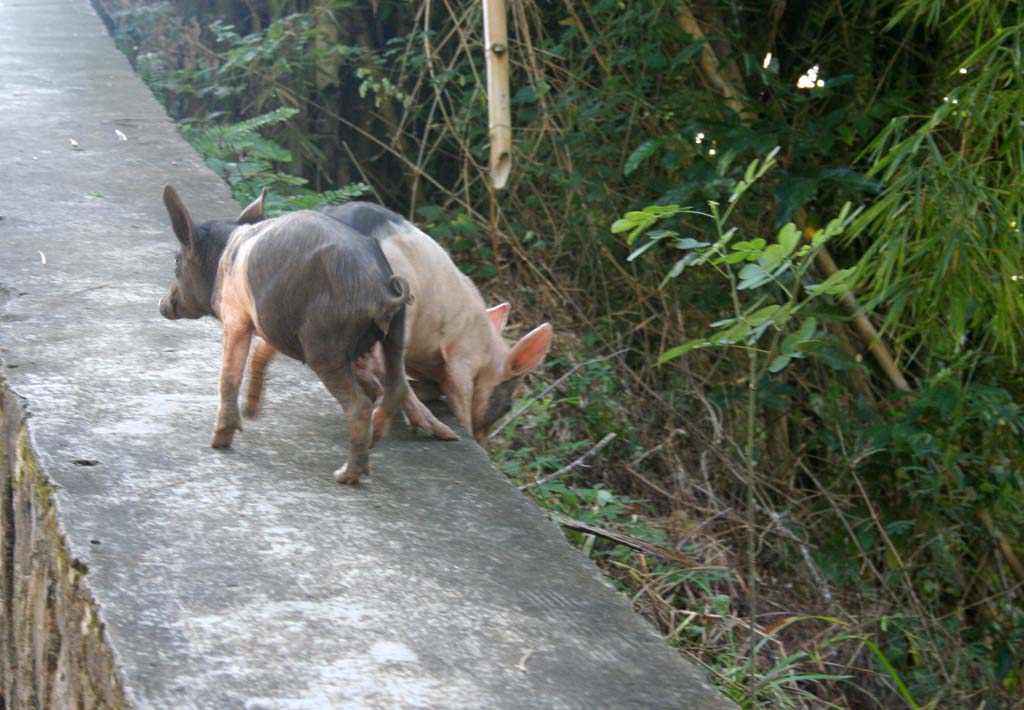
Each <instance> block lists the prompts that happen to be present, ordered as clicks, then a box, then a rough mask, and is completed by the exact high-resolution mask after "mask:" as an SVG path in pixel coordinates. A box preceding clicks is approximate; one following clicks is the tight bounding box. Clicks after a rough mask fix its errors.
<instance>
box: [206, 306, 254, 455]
mask: <svg viewBox="0 0 1024 710" xmlns="http://www.w3.org/2000/svg"><path fill="white" fill-rule="evenodd" d="M252 332H253V327H252V323H249V322H245V321H241V320H231V321H225V322H224V358H223V361H222V362H221V368H220V408H219V409H218V410H217V425H216V427H215V428H214V430H213V441H212V442H210V446H212V447H213V448H215V449H222V448H225V447H228V446H231V439H232V438H233V437H234V435H235V431H241V430H242V425H241V417H239V415H238V388H239V386H240V385H241V384H242V373H243V372H244V371H245V359H246V358H247V357H248V356H249V345H250V344H251V342H252Z"/></svg>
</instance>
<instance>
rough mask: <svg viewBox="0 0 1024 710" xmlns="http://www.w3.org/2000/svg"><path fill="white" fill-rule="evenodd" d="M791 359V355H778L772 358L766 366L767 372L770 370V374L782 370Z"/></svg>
mask: <svg viewBox="0 0 1024 710" xmlns="http://www.w3.org/2000/svg"><path fill="white" fill-rule="evenodd" d="M792 359H793V356H792V355H779V356H778V357H777V358H775V359H774V360H772V362H771V364H770V365H769V366H768V372H771V373H772V374H775V373H778V372H782V371H783V370H785V369H786V366H787V365H789V361H790V360H792Z"/></svg>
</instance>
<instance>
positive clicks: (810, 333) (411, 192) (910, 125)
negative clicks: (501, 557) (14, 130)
mask: <svg viewBox="0 0 1024 710" xmlns="http://www.w3.org/2000/svg"><path fill="white" fill-rule="evenodd" d="M95 3H96V5H97V6H98V8H99V9H100V10H101V11H102V12H103V14H104V16H105V17H106V19H107V21H108V23H109V25H110V27H111V30H112V32H113V34H114V35H115V37H116V38H117V40H118V42H119V44H120V46H121V47H122V48H123V49H124V51H125V52H126V53H127V54H128V56H129V58H130V59H131V61H132V62H133V64H134V65H135V67H136V69H137V70H138V72H139V73H140V75H141V76H142V77H143V78H144V79H145V80H146V81H147V82H148V83H149V85H150V86H151V87H152V89H153V91H154V93H155V94H156V95H157V96H158V97H159V99H160V100H161V101H163V103H164V104H165V105H166V106H167V108H168V110H169V112H170V113H171V114H172V115H173V116H175V117H176V118H177V119H178V120H179V121H180V126H181V130H182V133H183V134H184V135H185V136H186V137H187V138H188V139H189V140H190V141H191V142H192V144H193V145H195V146H196V148H197V149H198V150H199V151H200V152H201V153H202V154H203V155H204V156H205V158H206V160H207V162H208V164H209V165H210V167H211V168H213V169H214V170H216V171H217V172H218V173H220V174H221V175H222V176H223V177H224V178H225V180H226V181H227V182H228V183H229V184H230V185H231V186H232V188H233V189H234V190H235V194H236V196H237V197H238V198H239V200H240V201H243V202H248V201H249V200H250V199H251V198H252V196H253V195H254V194H256V193H257V192H258V190H259V189H260V188H261V187H263V186H267V187H269V188H270V194H271V195H272V201H271V202H270V203H268V206H269V207H270V208H271V210H273V211H286V210H290V209H295V208H300V207H310V206H315V205H317V204H320V203H322V202H325V201H344V200H347V199H352V198H356V197H358V198H361V199H372V200H376V201H379V202H382V203H384V204H386V205H388V206H390V207H392V208H394V209H397V210H398V211H400V212H403V213H404V214H406V215H407V216H409V217H410V218H412V219H414V220H415V221H416V222H417V223H419V224H420V225H421V226H423V227H424V228H425V229H427V231H428V232H429V233H431V234H432V235H433V236H434V237H435V238H437V239H438V240H439V241H441V242H442V243H444V244H445V246H446V247H447V248H448V249H449V250H450V251H451V252H452V254H453V256H454V257H455V259H456V261H457V262H458V263H459V264H460V266H461V268H463V269H464V270H465V271H466V273H467V274H469V275H470V276H471V277H472V278H473V279H474V280H475V282H476V283H477V284H478V285H479V286H480V287H481V288H482V290H483V291H484V292H485V294H487V295H488V297H489V300H490V302H492V303H496V302H498V301H499V300H508V301H510V302H511V303H512V304H513V312H512V318H511V322H512V323H513V324H514V325H521V326H525V327H532V326H533V325H536V324H537V323H539V322H540V321H541V320H544V319H548V320H551V321H553V323H554V324H555V330H556V345H555V349H554V351H553V352H552V354H551V355H549V357H548V360H547V362H546V364H545V366H544V367H543V369H542V371H541V372H540V374H539V375H538V376H536V377H534V379H533V380H532V381H530V382H529V383H528V391H525V392H523V393H522V396H521V398H520V399H519V400H517V405H516V406H514V407H513V411H512V412H511V413H510V415H509V416H508V417H507V418H506V419H505V420H504V421H503V422H502V423H501V425H500V427H501V429H500V432H499V434H498V436H497V443H496V446H495V449H494V451H493V452H492V455H493V457H494V460H495V462H496V463H497V465H498V466H499V467H500V468H501V469H502V470H503V471H504V472H505V473H506V474H508V476H509V477H510V478H511V479H512V480H513V481H514V482H515V484H516V485H519V486H521V487H523V488H524V490H526V491H528V492H529V493H530V495H532V496H533V497H534V498H535V499H536V500H537V502H538V503H539V504H540V505H541V506H543V507H544V508H546V509H548V510H550V511H551V514H552V516H553V517H554V518H555V520H556V521H558V522H559V523H560V524H561V525H563V527H564V529H565V531H566V534H567V536H568V537H569V538H570V539H571V540H572V541H573V542H574V543H575V544H576V545H578V546H579V547H580V548H581V549H582V550H583V551H584V552H585V553H586V554H588V555H590V556H591V557H593V558H594V559H595V560H596V561H598V563H599V564H600V565H601V566H602V568H603V569H604V570H605V571H606V572H607V574H608V575H609V576H610V577H611V578H612V579H613V580H614V581H615V583H616V584H617V585H618V586H619V587H620V588H621V589H622V591H623V592H624V593H626V594H627V595H629V597H630V599H631V600H632V602H633V604H634V605H635V606H636V607H637V608H638V609H639V610H640V611H642V612H643V613H644V614H646V615H647V616H648V617H649V618H650V619H651V620H652V621H653V622H654V623H655V624H657V626H658V627H659V628H660V629H661V631H662V632H663V634H664V635H665V637H666V638H667V639H668V641H669V642H670V643H671V644H673V645H674V646H675V647H677V648H679V650H680V651H681V652H682V653H684V654H686V655H687V656H688V657H690V658H691V659H692V660H694V661H695V662H696V663H698V664H700V665H701V666H702V667H703V668H704V669H705V670H706V672H707V674H708V677H709V678H710V679H711V680H712V681H713V682H714V683H715V684H716V685H718V686H719V687H720V688H721V689H722V690H723V692H724V693H726V694H727V695H728V696H729V697H731V698H733V699H734V700H736V701H737V702H738V703H740V704H741V706H742V707H747V708H753V707H773V708H774V707H777V708H827V707H837V708H895V707H908V708H967V707H971V708H985V709H986V710H989V709H994V708H1011V707H1019V706H1020V705H1019V703H1020V698H1021V697H1024V605H1022V604H1021V599H1022V594H1024V561H1022V559H1021V557H1022V556H1024V532H1022V531H1024V506H1022V502H1024V492H1022V482H1024V411H1022V403H1024V367H1022V358H1024V351H1022V347H1024V240H1022V231H1021V228H1022V225H1024V186H1022V184H1021V183H1022V180H1024V136H1022V133H1021V127H1022V126H1024V51H1022V46H1024V4H1021V3H1018V2H1015V0H960V1H958V2H945V3H944V2H940V1H939V0H849V1H846V2H823V3H815V2H794V1H792V0H791V1H789V2H785V1H782V2H779V1H777V0H773V1H768V0H763V1H762V0H755V1H754V2H748V3H744V4H742V5H741V4H737V3H734V2H725V1H724V0H721V1H719V0H704V1H702V2H686V1H683V0H679V1H677V2H661V1H660V0H635V1H632V2H621V1H620V0H592V1H589V2H588V1H587V0H584V1H583V2H554V1H552V0H523V1H522V2H514V3H510V5H509V34H510V49H511V56H512V59H513V63H514V67H513V68H514V71H513V99H512V101H513V119H514V136H515V146H514V149H515V152H514V157H513V170H512V177H511V179H510V183H509V186H508V187H507V189H505V190H503V191H502V192H499V193H495V192H494V191H492V190H491V189H490V188H489V183H488V180H487V172H486V168H487V162H488V156H487V118H486V86H485V79H484V74H485V73H484V69H483V52H482V29H481V28H482V17H481V8H480V5H479V3H471V2H458V3H456V2H450V1H446V2H435V1H433V0H416V1H415V2H409V3H384V2H373V3H355V2H351V1H337V0H245V1H236V2H228V1H223V0H221V1H218V0H188V1H186V2H177V3H170V2H147V1H146V0H95Z"/></svg>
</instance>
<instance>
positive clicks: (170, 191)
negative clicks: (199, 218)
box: [164, 185, 196, 249]
mask: <svg viewBox="0 0 1024 710" xmlns="http://www.w3.org/2000/svg"><path fill="white" fill-rule="evenodd" d="M164 206H165V207H167V214H168V215H169V216H170V218H171V227H172V228H173V229H174V236H176V237H177V238H178V241H179V242H181V246H183V247H185V248H186V249H195V245H196V242H195V236H194V234H193V232H192V218H191V217H189V216H188V210H187V209H185V203H184V202H182V201H181V198H180V197H178V193H177V192H176V191H175V190H174V188H173V187H171V186H170V185H166V186H164Z"/></svg>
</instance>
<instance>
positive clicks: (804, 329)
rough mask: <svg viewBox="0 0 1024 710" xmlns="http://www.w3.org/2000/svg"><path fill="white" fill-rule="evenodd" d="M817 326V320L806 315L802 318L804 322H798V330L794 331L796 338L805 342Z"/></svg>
mask: <svg viewBox="0 0 1024 710" xmlns="http://www.w3.org/2000/svg"><path fill="white" fill-rule="evenodd" d="M817 327H818V320H817V319H816V318H815V317H814V316H808V317H807V318H805V319H804V322H803V323H801V324H800V330H798V331H797V332H796V338H797V340H798V341H799V342H801V343H804V342H807V341H808V340H810V339H811V337H812V336H813V335H814V331H815V329H816V328H817Z"/></svg>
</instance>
